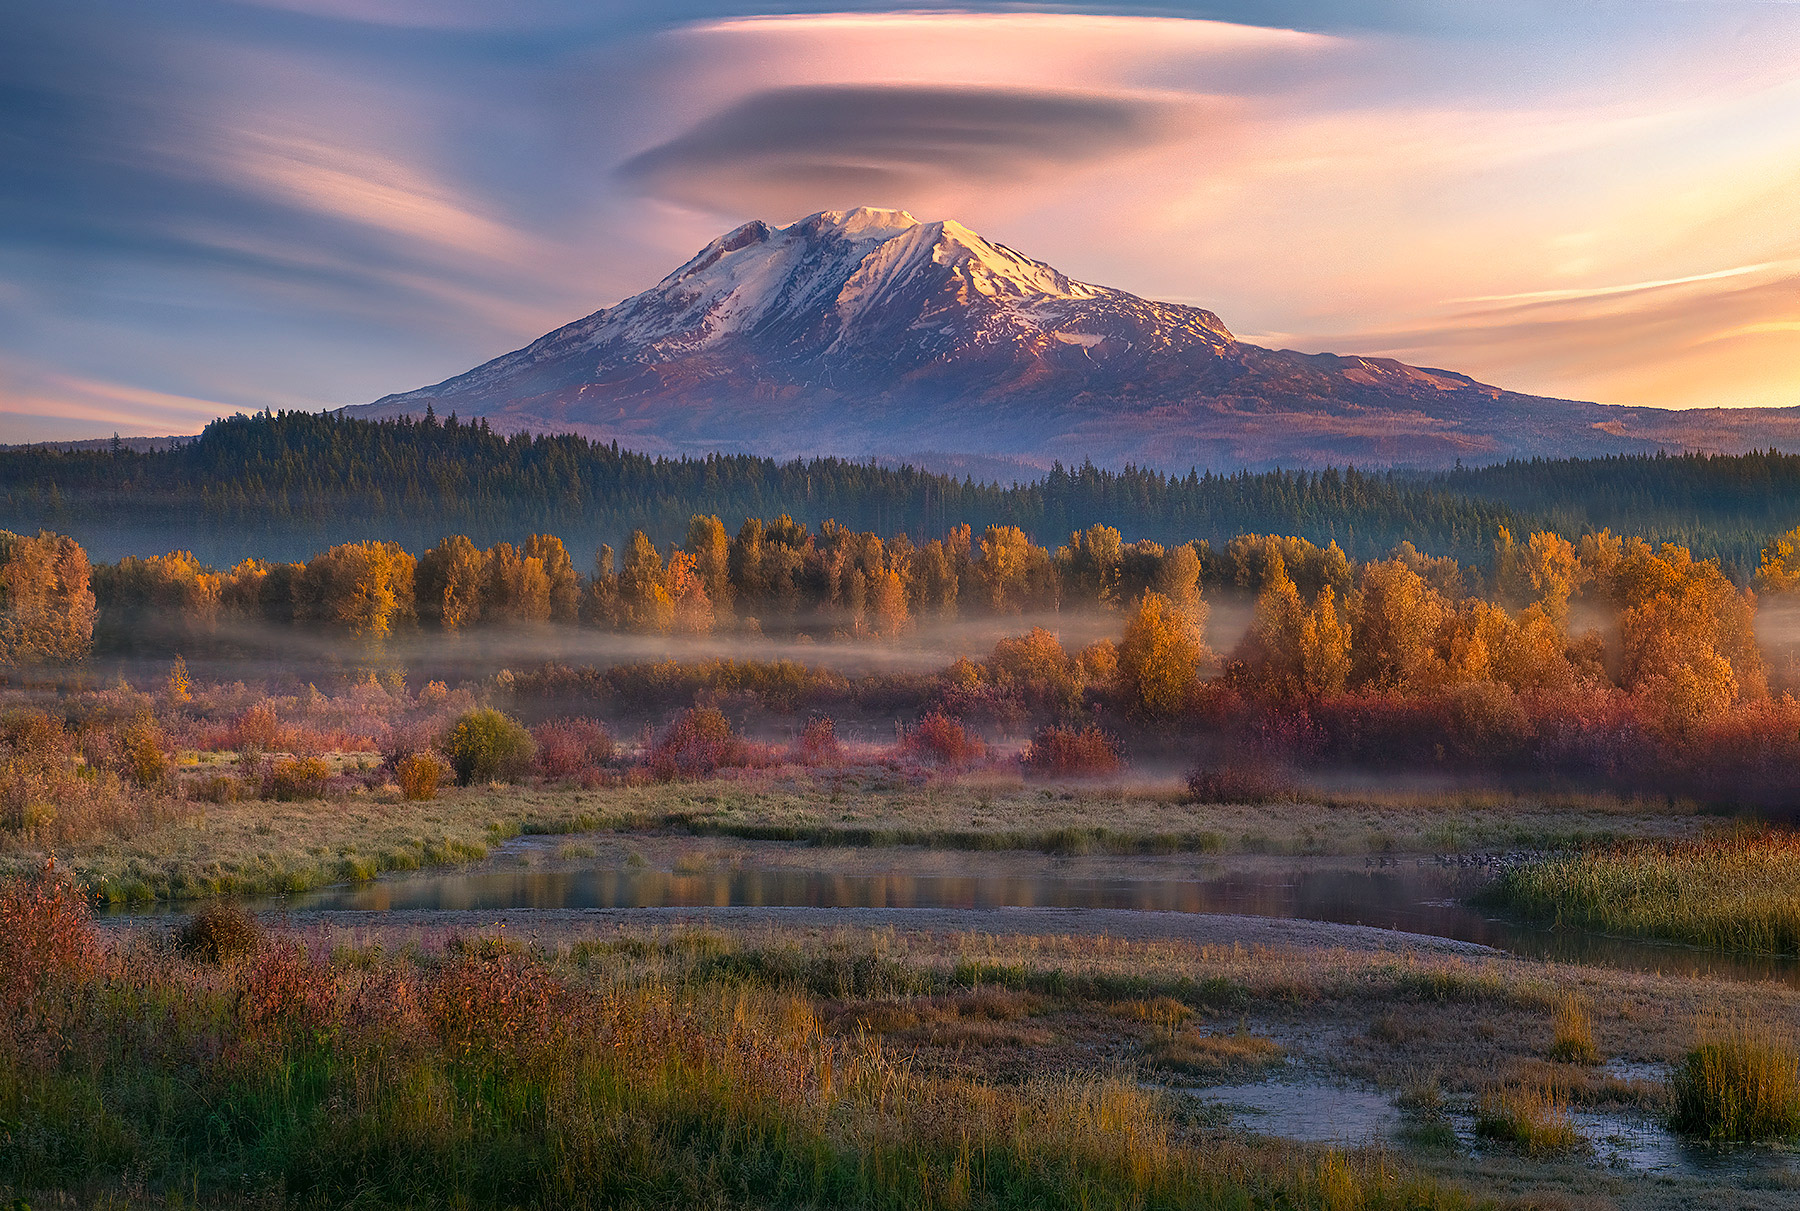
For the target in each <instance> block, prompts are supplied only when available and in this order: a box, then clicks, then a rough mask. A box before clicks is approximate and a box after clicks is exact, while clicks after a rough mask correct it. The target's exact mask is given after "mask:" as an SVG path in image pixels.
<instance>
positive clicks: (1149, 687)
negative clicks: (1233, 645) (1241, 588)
mask: <svg viewBox="0 0 1800 1211" xmlns="http://www.w3.org/2000/svg"><path fill="white" fill-rule="evenodd" d="M1206 656H1207V652H1206V644H1205V642H1204V640H1203V639H1202V638H1201V632H1200V628H1199V626H1197V625H1196V624H1195V622H1194V620H1193V619H1192V618H1191V617H1189V616H1188V615H1187V614H1186V613H1184V612H1182V611H1181V610H1179V609H1177V608H1175V603H1174V602H1172V601H1170V600H1169V599H1168V598H1167V597H1164V596H1163V595H1162V594H1161V593H1146V594H1144V597H1143V600H1142V601H1140V602H1139V603H1138V608H1137V613H1136V614H1135V615H1133V616H1132V619H1131V621H1130V623H1128V624H1127V625H1126V627H1125V635H1124V638H1123V639H1121V640H1120V642H1119V655H1118V678H1119V689H1120V692H1121V694H1122V695H1123V696H1124V699H1125V701H1126V702H1127V703H1128V704H1129V705H1130V707H1131V709H1133V710H1135V711H1137V712H1139V713H1140V714H1143V715H1146V716H1148V717H1150V718H1169V717H1172V716H1174V715H1176V714H1178V713H1179V712H1180V711H1181V709H1182V708H1183V707H1184V706H1186V705H1187V702H1188V699H1189V698H1190V696H1191V695H1192V694H1193V692H1194V688H1195V686H1196V685H1197V684H1198V682H1199V677H1200V666H1201V663H1202V662H1203V661H1204V660H1205V659H1206Z"/></svg>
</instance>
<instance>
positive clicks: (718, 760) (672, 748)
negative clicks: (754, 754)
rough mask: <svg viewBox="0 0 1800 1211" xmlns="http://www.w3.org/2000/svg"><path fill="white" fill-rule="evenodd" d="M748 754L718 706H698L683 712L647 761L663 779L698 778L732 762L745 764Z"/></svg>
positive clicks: (669, 780)
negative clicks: (732, 732)
mask: <svg viewBox="0 0 1800 1211" xmlns="http://www.w3.org/2000/svg"><path fill="white" fill-rule="evenodd" d="M748 757H749V751H748V749H747V748H746V747H745V745H744V742H743V741H742V740H739V739H738V738H737V737H736V736H733V735H732V734H731V721H730V720H728V719H726V718H725V715H724V713H723V712H722V711H720V710H719V709H718V708H717V707H710V706H697V707H694V708H693V709H692V710H687V711H683V712H682V713H681V714H680V715H678V716H677V717H676V719H675V722H673V723H671V724H670V725H669V726H668V728H667V729H666V730H665V731H664V732H663V734H662V735H661V736H658V737H657V739H656V743H654V744H652V745H651V746H650V751H649V753H648V754H647V756H646V759H645V764H646V765H647V766H648V767H649V770H650V773H651V775H652V776H653V777H655V778H657V779H659V780H661V781H663V782H673V781H674V780H675V779H677V778H698V777H702V776H704V775H706V774H710V773H712V772H713V771H715V770H717V769H720V768H722V767H724V766H729V765H742V764H744V762H745V761H746V760H747V759H748Z"/></svg>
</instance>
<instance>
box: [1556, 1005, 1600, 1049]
mask: <svg viewBox="0 0 1800 1211" xmlns="http://www.w3.org/2000/svg"><path fill="white" fill-rule="evenodd" d="M1552 1028H1553V1030H1554V1032H1555V1034H1554V1037H1553V1038H1552V1039H1551V1042H1550V1058H1551V1059H1553V1060H1557V1061H1559V1062H1561V1063H1564V1064H1598V1063H1599V1062H1600V1048H1599V1047H1597V1046H1596V1045H1595V1043H1594V1020H1593V1018H1592V1016H1590V1015H1589V1013H1588V1008H1587V1005H1586V1004H1584V1003H1583V1002H1582V1000H1581V998H1580V997H1577V996H1574V995H1573V994H1571V995H1567V996H1564V997H1563V998H1562V1000H1561V1001H1559V1002H1557V1006H1556V1016H1555V1018H1554V1019H1553V1024H1552Z"/></svg>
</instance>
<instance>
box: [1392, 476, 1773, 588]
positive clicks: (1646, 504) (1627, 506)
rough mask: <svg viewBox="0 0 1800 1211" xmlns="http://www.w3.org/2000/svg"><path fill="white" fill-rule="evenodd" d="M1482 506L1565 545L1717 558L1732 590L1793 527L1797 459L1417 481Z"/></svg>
mask: <svg viewBox="0 0 1800 1211" xmlns="http://www.w3.org/2000/svg"><path fill="white" fill-rule="evenodd" d="M1425 483H1427V484H1429V485H1430V486H1432V487H1435V488H1439V489H1442V490H1444V491H1446V492H1449V493H1450V494H1452V495H1454V496H1457V497H1463V498H1474V499H1478V500H1486V501H1491V502H1493V503H1495V504H1499V505H1505V506H1506V507H1508V508H1510V509H1513V510H1515V511H1518V512H1520V513H1522V514H1525V515H1528V516H1530V517H1532V518H1533V519H1534V520H1535V522H1536V523H1537V524H1539V525H1542V526H1544V527H1546V528H1549V529H1553V530H1556V531H1557V532H1559V533H1561V534H1565V535H1568V536H1569V537H1577V536H1579V535H1581V534H1584V533H1588V532H1591V531H1594V530H1600V529H1610V530H1612V531H1613V532H1614V533H1616V534H1641V535H1643V536H1644V537H1645V538H1647V539H1649V540H1651V541H1652V542H1672V543H1675V544H1677V545H1679V546H1684V547H1687V548H1688V549H1689V550H1691V551H1692V552H1693V553H1694V554H1695V555H1696V556H1698V557H1700V558H1703V559H1714V558H1716V559H1718V560H1719V562H1720V565H1721V567H1723V568H1724V570H1725V572H1726V573H1727V574H1728V575H1730V576H1731V578H1732V579H1733V580H1735V581H1738V582H1739V583H1742V582H1743V581H1744V580H1746V579H1748V577H1749V574H1750V573H1751V572H1753V571H1755V569H1756V566H1757V561H1758V558H1759V553H1760V552H1761V551H1762V549H1763V547H1764V546H1765V545H1766V544H1767V543H1768V541H1769V537H1770V535H1772V534H1775V533H1778V532H1780V531H1783V530H1786V529H1788V528H1789V527H1790V526H1792V525H1793V524H1794V523H1795V522H1796V521H1800V455H1795V454H1782V453H1780V452H1778V451H1774V450H1767V451H1757V452H1754V453H1750V454H1652V455H1641V454H1634V455H1612V456H1609V457H1606V458H1582V459H1543V458H1534V459H1531V460H1529V461H1513V462H1507V463H1498V464H1495V465H1493V466H1489V467H1477V468H1458V469H1457V470H1455V471H1450V472H1446V473H1444V474H1442V475H1437V476H1433V477H1432V478H1430V479H1429V480H1427V481H1425Z"/></svg>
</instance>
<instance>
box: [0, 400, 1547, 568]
mask: <svg viewBox="0 0 1800 1211" xmlns="http://www.w3.org/2000/svg"><path fill="white" fill-rule="evenodd" d="M697 513H699V514H711V515H715V516H718V517H720V518H723V519H725V521H726V522H727V524H729V525H732V526H733V527H735V526H736V525H737V524H738V523H739V522H741V521H742V520H743V519H744V518H747V517H764V518H772V517H778V516H781V515H783V514H786V515H788V516H790V517H792V518H794V519H795V520H796V521H798V522H800V523H802V524H804V525H808V526H811V527H813V528H815V529H817V528H818V527H819V526H820V525H821V524H822V523H824V522H825V521H827V520H834V521H836V522H838V523H839V524H840V525H843V526H845V527H847V528H849V529H852V530H867V531H872V532H875V533H879V534H884V535H896V534H906V535H908V536H910V537H911V538H912V539H913V540H914V541H915V542H922V541H925V540H928V539H929V538H931V537H936V536H941V535H942V534H944V533H945V532H947V531H949V530H951V529H953V528H954V527H956V526H958V525H964V524H966V525H969V526H971V527H972V528H973V529H974V531H975V532H976V533H977V534H980V533H981V532H982V531H984V530H986V529H987V528H988V527H989V526H994V525H1000V526H1016V527H1018V528H1020V529H1022V530H1023V531H1025V532H1026V534H1028V535H1029V536H1030V537H1032V538H1033V539H1034V540H1035V541H1037V542H1039V543H1044V544H1053V543H1057V542H1061V541H1062V540H1063V539H1064V538H1066V537H1067V535H1068V534H1069V533H1070V532H1071V531H1074V530H1085V529H1086V528H1087V527H1089V526H1091V525H1094V524H1105V525H1109V526H1113V527H1116V528H1117V529H1119V530H1120V531H1121V532H1122V533H1123V534H1124V535H1125V536H1126V537H1127V539H1150V540H1154V541H1156V542H1161V543H1164V544H1170V545H1175V544H1181V543H1186V542H1190V541H1194V540H1206V541H1210V542H1212V543H1214V544H1215V545H1218V544H1222V543H1224V542H1225V541H1227V540H1228V539H1230V538H1231V537H1233V536H1234V535H1238V534H1244V533H1278V534H1293V535H1299V536H1302V537H1305V538H1308V539H1311V540H1312V541H1314V542H1317V543H1319V544H1321V545H1323V544H1326V543H1329V542H1336V543H1337V544H1338V545H1339V546H1341V547H1342V548H1343V549H1344V550H1345V552H1346V553H1348V554H1350V555H1352V556H1356V557H1368V556H1374V555H1379V554H1383V553H1385V552H1386V551H1388V550H1389V549H1391V548H1392V547H1393V546H1394V545H1395V544H1396V543H1398V542H1400V541H1402V540H1410V541H1412V542H1413V543H1414V544H1416V545H1417V546H1418V547H1420V548H1421V549H1423V550H1427V551H1430V552H1432V553H1433V554H1439V555H1450V556H1454V557H1456V558H1458V559H1461V560H1464V561H1469V560H1475V559H1480V558H1482V557H1483V555H1484V553H1486V552H1488V551H1490V549H1491V546H1492V543H1493V540H1494V536H1495V534H1496V533H1497V531H1498V529H1499V527H1501V526H1502V525H1505V526H1508V527H1509V528H1511V529H1512V530H1513V531H1514V532H1517V533H1524V532H1529V530H1531V529H1532V528H1533V527H1532V526H1531V525H1529V524H1527V523H1526V522H1524V521H1521V520H1520V519H1519V518H1517V517H1516V516H1515V515H1514V514H1513V511H1512V510H1509V509H1507V508H1506V507H1504V506H1498V505H1494V504H1490V503H1488V502H1485V501H1468V500H1462V499H1458V498H1456V497H1454V496H1451V495H1449V494H1447V493H1445V492H1442V491H1439V490H1436V489H1432V488H1428V487H1425V486H1422V485H1420V484H1417V483H1413V482H1410V481H1407V480H1405V479H1402V478H1398V477H1395V476H1384V475H1370V474H1365V473H1362V472H1358V471H1355V470H1346V471H1336V470H1327V471H1324V472H1319V473H1309V472H1280V471H1277V472H1269V473H1262V474H1249V473H1244V474H1238V475H1229V476H1220V475H1212V474H1206V475H1200V474H1189V475H1187V476H1167V475H1163V474H1161V473H1159V472H1155V471H1149V470H1141V469H1127V470H1124V471H1104V470H1098V469H1096V468H1094V467H1091V466H1084V467H1080V468H1075V469H1063V468H1060V467H1059V468H1057V469H1054V470H1053V471H1051V472H1050V473H1049V474H1048V475H1046V476H1045V478H1044V479H1042V480H1040V481H1038V482H1036V483H1032V484H1022V485H1018V486H1008V487H1001V486H999V485H996V484H985V483H977V482H974V481H972V480H969V479H957V478H955V477H953V476H947V475H937V474H931V473H927V472H923V471H919V470H916V469H913V468H900V469H894V468H889V467H882V466H877V465H874V464H872V463H866V462H853V461H848V460H843V459H832V458H824V459H815V460H812V461H810V462H791V463H778V462H775V461H773V460H771V459H765V458H755V457H751V456H748V455H714V456H710V457H707V458H698V459H696V458H683V459H663V458H651V457H648V456H646V455H642V454H634V453H631V452H629V451H622V450H620V449H619V448H618V447H617V446H616V445H609V444H601V443H597V442H592V441H589V440H587V439H585V438H581V437H576V436H568V435H563V436H554V437H545V436H525V435H517V436H512V437H503V436H501V435H499V434H497V433H495V432H493V431H492V430H491V429H489V428H488V427H487V426H486V424H485V422H476V423H474V424H463V423H458V422H455V419H454V418H449V419H446V420H443V421H440V420H438V419H437V418H435V417H434V418H431V419H428V420H425V421H419V422H414V421H411V420H397V421H379V422H372V421H363V420H353V419H347V418H343V417H339V416H335V415H329V414H324V415H321V414H312V413H281V414H278V415H268V414H264V415H258V416H251V417H244V416H239V417H233V418H231V419H228V420H221V421H216V422H214V423H213V424H211V425H209V426H208V427H207V429H206V431H205V433H203V434H202V435H201V436H200V437H199V438H198V439H197V440H195V441H192V442H189V443H186V444H184V445H181V446H179V447H177V448H174V449H169V450H160V451H149V452H139V451H133V450H131V449H128V448H124V447H122V446H121V447H118V448H105V449H84V450H59V449H49V448H35V449H20V450H9V451H0V526H7V527H10V528H11V529H14V530H17V531H19V532H21V533H25V532H35V531H36V530H38V529H40V528H48V529H51V530H55V531H57V532H59V533H64V534H68V535H71V536H72V537H74V538H75V539H76V540H77V541H79V542H81V543H82V545H83V546H84V547H85V548H86V549H87V550H88V551H89V552H90V554H91V555H92V556H93V557H94V558H96V559H101V560H116V559H118V558H120V557H121V556H125V555H139V556H142V555H152V554H159V553H162V552H165V551H169V550H173V549H180V550H187V551H191V552H192V553H193V554H194V555H195V556H196V557H198V558H199V559H201V560H202V561H204V562H206V563H211V564H215V565H221V566H228V565H231V564H234V563H236V562H238V561H239V560H242V559H246V558H252V557H254V558H260V559H271V560H299V559H305V558H307V557H309V556H310V555H312V554H313V553H315V552H317V551H320V550H323V549H325V548H327V547H330V546H334V545H337V544H340V543H345V542H356V541H365V540H382V541H391V542H397V543H399V544H400V545H401V546H403V547H406V548H407V549H409V550H412V551H415V552H416V551H421V550H423V549H425V548H427V547H430V546H432V545H434V544H436V543H437V541H438V540H439V539H441V538H443V537H445V536H446V535H451V534H465V535H467V536H468V537H469V538H470V539H471V540H473V541H474V542H475V543H477V544H478V545H481V546H484V547H485V546H490V545H492V544H494V543H496V542H500V541H505V540H510V539H515V538H516V537H517V536H518V535H520V534H525V533H531V532H541V533H550V534H557V535H559V536H561V537H562V538H563V540H564V541H565V542H566V543H567V544H568V548H569V551H570V554H571V555H572V557H573V558H574V559H575V561H576V562H577V563H578V564H581V565H583V566H585V565H586V564H588V563H589V562H590V561H591V559H592V556H593V554H594V553H595V552H596V551H597V550H598V549H599V548H600V546H601V545H602V544H608V545H612V546H615V547H621V548H622V547H623V546H624V545H625V544H626V542H627V541H628V539H629V537H630V535H631V533H632V531H634V530H643V531H644V532H645V533H646V534H648V535H649V536H650V538H651V539H652V540H653V541H655V542H657V543H668V542H673V541H678V540H681V539H682V538H684V537H685V536H686V532H687V526H688V520H689V518H691V517H692V516H693V515H695V514H697Z"/></svg>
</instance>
